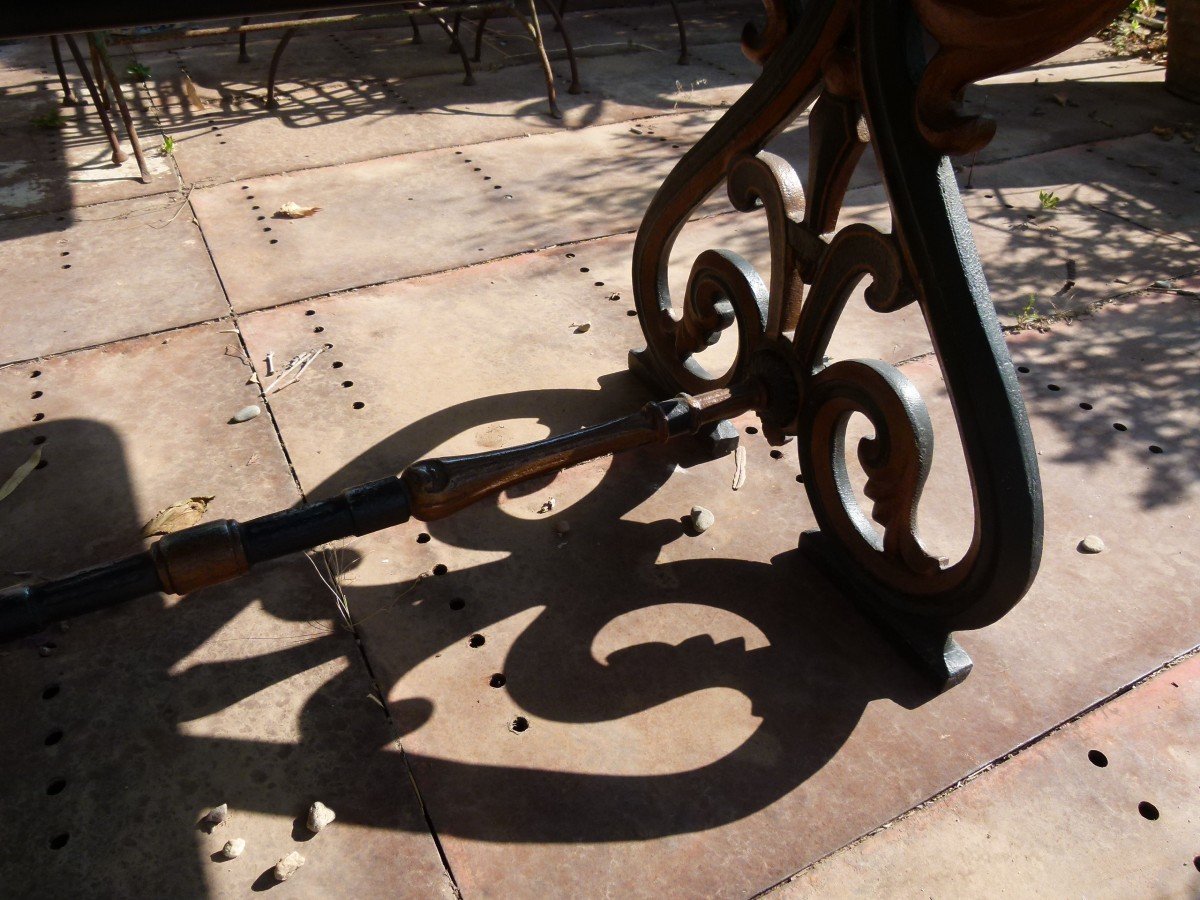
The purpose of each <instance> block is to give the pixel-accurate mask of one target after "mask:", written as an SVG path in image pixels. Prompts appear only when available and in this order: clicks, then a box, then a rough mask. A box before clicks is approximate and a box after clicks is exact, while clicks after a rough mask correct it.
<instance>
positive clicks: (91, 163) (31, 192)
mask: <svg viewBox="0 0 1200 900" xmlns="http://www.w3.org/2000/svg"><path fill="white" fill-rule="evenodd" d="M116 64H117V63H116V61H114V65H116ZM0 71H3V69H0ZM51 71H53V69H51ZM72 85H73V89H76V92H77V94H79V95H80V96H86V93H85V92H84V87H83V83H82V81H80V79H79V78H78V76H75V77H74V78H73V79H72ZM60 98H61V93H60V89H59V86H58V79H57V77H54V78H52V79H51V78H46V77H45V76H39V80H37V81H30V82H24V83H22V84H20V85H19V86H16V87H9V88H4V89H3V90H2V91H0V219H5V218H12V217H16V216H29V215H34V214H37V213H44V212H58V211H62V210H67V209H70V208H72V207H77V206H86V205H89V204H94V203H103V202H107V201H111V200H124V199H130V198H133V197H143V196H147V195H151V194H158V193H163V192H165V191H170V190H177V189H178V188H179V179H178V177H177V175H176V173H175V170H174V167H173V166H172V165H171V161H170V159H168V158H164V157H163V156H162V155H161V154H159V153H157V150H158V147H159V145H160V144H161V141H162V138H161V137H159V136H158V135H157V131H156V128H155V122H154V119H153V118H152V117H149V116H144V115H141V114H140V113H139V114H138V115H137V116H136V120H135V122H134V127H135V128H137V129H138V130H139V133H140V135H141V138H142V146H143V147H144V148H145V149H146V155H147V162H148V164H149V169H150V172H151V174H152V176H153V180H152V181H151V183H150V184H142V183H141V181H140V180H139V177H138V176H139V172H138V168H137V162H136V160H135V159H134V158H133V156H132V152H131V146H130V144H129V141H128V139H127V138H126V137H125V132H124V129H123V128H122V127H121V126H120V124H119V123H116V122H114V125H115V127H116V128H117V131H118V135H119V137H120V138H121V142H122V147H123V148H124V150H125V152H126V153H129V154H130V157H129V159H128V160H126V161H125V162H124V163H122V164H120V165H114V164H113V163H112V151H111V148H110V147H109V144H108V140H107V139H106V137H105V135H104V130H103V128H102V127H101V124H100V120H99V118H98V117H97V116H96V113H95V110H94V109H93V107H92V106H90V105H87V106H77V107H63V106H61V105H59V100H60ZM126 99H127V100H128V101H129V103H130V105H131V108H132V109H134V110H138V109H139V108H140V104H139V103H138V101H137V98H136V97H135V95H134V92H133V91H132V90H131V89H129V88H127V89H126ZM47 117H49V118H47ZM38 122H41V123H42V124H40V125H39V124H38ZM51 123H53V124H51Z"/></svg>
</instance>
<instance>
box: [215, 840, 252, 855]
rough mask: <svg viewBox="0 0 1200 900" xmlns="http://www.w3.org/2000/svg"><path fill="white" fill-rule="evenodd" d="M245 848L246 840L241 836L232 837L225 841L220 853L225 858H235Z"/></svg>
mask: <svg viewBox="0 0 1200 900" xmlns="http://www.w3.org/2000/svg"><path fill="white" fill-rule="evenodd" d="M245 849H246V841H245V840H244V839H243V838H234V839H233V840H232V841H226V842H225V846H224V847H222V848H221V855H222V856H224V857H225V858H226V859H237V858H238V857H239V856H241V855H242V852H243V851H244V850H245Z"/></svg>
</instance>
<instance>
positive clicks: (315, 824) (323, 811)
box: [308, 800, 337, 834]
mask: <svg viewBox="0 0 1200 900" xmlns="http://www.w3.org/2000/svg"><path fill="white" fill-rule="evenodd" d="M336 818H337V815H336V813H334V811H333V810H332V809H330V808H329V807H328V806H326V805H325V804H324V803H322V802H321V801H320V800H318V801H317V802H316V803H314V804H313V805H312V806H310V807H309V808H308V830H309V831H311V832H312V833H313V834H320V833H321V829H322V828H324V827H325V826H326V825H328V824H329V823H330V822H332V821H333V820H334V819H336Z"/></svg>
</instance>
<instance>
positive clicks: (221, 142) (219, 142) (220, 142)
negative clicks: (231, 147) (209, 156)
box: [217, 141, 225, 144]
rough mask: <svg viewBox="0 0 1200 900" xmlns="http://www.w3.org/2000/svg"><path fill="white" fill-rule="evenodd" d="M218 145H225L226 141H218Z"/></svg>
mask: <svg viewBox="0 0 1200 900" xmlns="http://www.w3.org/2000/svg"><path fill="white" fill-rule="evenodd" d="M217 143H218V144H223V143H225V142H224V141H217Z"/></svg>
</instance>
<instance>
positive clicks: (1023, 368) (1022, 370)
mask: <svg viewBox="0 0 1200 900" xmlns="http://www.w3.org/2000/svg"><path fill="white" fill-rule="evenodd" d="M1017 371H1018V372H1020V373H1021V374H1022V375H1028V374H1029V366H1017Z"/></svg>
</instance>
